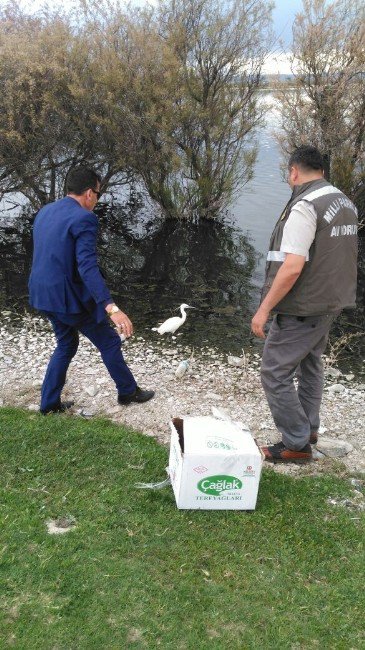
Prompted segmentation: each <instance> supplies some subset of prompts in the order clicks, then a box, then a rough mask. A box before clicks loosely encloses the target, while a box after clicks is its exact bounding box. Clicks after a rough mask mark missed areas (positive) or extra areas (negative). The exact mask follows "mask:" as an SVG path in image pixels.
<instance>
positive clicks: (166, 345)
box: [0, 311, 365, 479]
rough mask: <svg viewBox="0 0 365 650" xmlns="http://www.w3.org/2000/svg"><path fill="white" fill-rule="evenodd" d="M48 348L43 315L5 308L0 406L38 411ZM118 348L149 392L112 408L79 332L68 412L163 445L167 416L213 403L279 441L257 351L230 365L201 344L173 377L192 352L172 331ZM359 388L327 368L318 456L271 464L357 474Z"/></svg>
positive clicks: (364, 455)
mask: <svg viewBox="0 0 365 650" xmlns="http://www.w3.org/2000/svg"><path fill="white" fill-rule="evenodd" d="M54 346H55V339H54V336H53V333H52V330H51V328H50V326H49V325H48V323H47V322H46V321H45V320H44V319H43V318H41V317H38V316H31V315H26V316H25V317H24V318H22V319H18V320H17V321H15V320H14V315H13V314H11V312H8V311H3V312H2V314H1V327H0V406H21V407H24V408H28V409H29V410H31V411H36V410H38V406H39V394H40V387H41V384H42V379H43V376H44V373H45V370H46V367H47V363H48V360H49V357H50V355H51V353H52V351H53V349H54ZM123 351H124V355H125V358H126V361H127V363H128V365H129V366H130V368H131V370H132V371H133V373H134V375H135V377H136V379H137V381H138V383H139V385H140V386H142V388H153V389H155V390H156V396H155V398H154V399H153V400H151V401H150V402H147V403H146V404H142V405H139V404H132V405H129V406H127V407H123V406H119V405H118V404H117V402H116V391H115V386H114V383H113V381H112V380H111V379H110V377H109V375H108V373H107V371H106V369H105V367H104V365H103V363H102V361H101V358H100V356H99V353H98V351H97V350H96V349H95V348H94V347H93V346H92V345H91V343H89V341H87V340H86V339H84V338H83V337H80V346H79V350H78V353H77V355H76V357H75V358H74V360H73V361H72V363H71V366H70V368H69V372H68V381H67V384H66V387H65V390H64V394H63V398H66V399H67V398H69V399H74V400H75V406H74V407H73V409H72V411H73V414H72V415H73V416H83V417H95V416H98V415H102V416H106V417H108V418H110V419H111V420H113V421H114V422H117V423H120V424H125V425H128V426H131V427H133V428H134V429H136V430H138V431H141V432H142V433H143V434H145V435H147V436H153V437H155V438H156V439H157V440H158V441H159V442H160V443H162V444H164V445H168V443H169V438H170V430H169V420H170V418H171V417H175V416H180V417H184V415H211V408H212V406H215V407H217V408H219V409H223V410H224V411H225V412H226V413H227V414H228V415H229V416H230V417H231V418H232V419H233V420H235V421H239V422H242V423H244V424H245V425H246V426H248V427H249V428H250V430H251V431H252V434H253V435H254V437H255V438H256V439H257V441H258V443H259V444H264V443H267V442H276V441H278V440H280V434H278V432H277V430H276V428H275V425H274V423H273V420H272V418H271V414H270V411H269V409H268V406H267V403H266V400H265V396H264V393H263V390H262V388H261V383H260V377H259V366H260V357H259V355H258V354H257V353H256V354H252V355H251V356H250V355H247V357H246V363H245V365H244V366H241V367H236V366H234V365H231V364H232V363H234V360H233V359H229V358H228V357H227V355H226V354H223V353H221V352H220V351H218V350H215V349H212V348H203V349H201V350H199V351H195V353H194V357H193V359H192V361H191V363H190V368H189V370H188V371H187V372H186V373H185V374H184V375H183V377H182V378H180V379H178V378H176V376H175V371H176V368H177V366H178V365H179V363H180V362H181V361H182V360H183V359H188V358H189V357H190V356H191V353H192V350H191V349H190V348H189V347H186V346H182V345H181V344H180V343H179V337H177V338H176V339H175V340H174V339H171V338H170V339H163V340H161V339H160V338H159V337H158V335H157V334H156V341H153V342H151V341H149V342H146V341H145V340H144V339H143V338H141V337H139V336H136V337H133V339H131V340H130V341H128V342H127V344H125V345H124V347H123ZM364 389H365V384H361V383H359V382H358V381H356V380H355V379H354V376H353V375H351V374H348V375H346V376H344V375H342V374H341V373H340V371H339V370H338V369H336V368H328V369H327V372H326V387H325V391H324V398H323V403H322V410H321V415H322V428H321V430H320V432H321V435H320V440H319V444H318V446H317V450H316V451H315V455H316V457H317V458H318V460H317V461H316V462H313V463H310V464H308V465H304V466H298V465H275V466H273V467H274V469H275V471H278V472H284V473H287V474H291V475H298V476H301V475H303V474H318V473H322V472H334V471H336V472H337V473H338V472H341V471H343V472H344V473H348V472H350V473H352V474H361V475H365V417H364V395H365V390H364ZM48 417H58V416H52V415H51V416H48ZM62 417H69V415H67V416H62ZM163 474H164V468H161V476H163ZM159 478H160V477H159V476H157V477H156V479H159Z"/></svg>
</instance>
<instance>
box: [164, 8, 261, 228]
mask: <svg viewBox="0 0 365 650" xmlns="http://www.w3.org/2000/svg"><path fill="white" fill-rule="evenodd" d="M270 19H271V5H270V4H269V3H265V2H262V1H261V0H250V1H246V0H229V1H227V2H225V3H222V2H220V1H219V0H161V2H160V4H159V9H158V25H159V33H160V37H161V39H162V41H163V42H164V43H165V44H166V46H167V47H168V49H169V51H170V52H171V55H173V57H174V58H175V64H174V85H175V88H174V91H175V93H174V94H175V98H174V105H173V116H172V117H173V119H172V120H171V121H170V124H169V130H170V132H169V138H171V140H172V141H173V143H174V146H175V151H176V155H177V156H178V159H179V162H180V164H179V167H178V169H177V170H175V171H174V173H172V174H171V175H170V176H169V178H167V179H166V181H165V187H166V191H167V193H168V195H169V196H170V197H171V201H172V203H173V204H174V205H175V210H177V211H178V214H179V216H181V217H193V216H194V215H199V216H204V217H208V218H209V217H214V216H215V215H216V214H217V212H218V211H219V210H221V209H222V208H223V207H225V206H226V205H227V204H228V203H229V202H230V201H231V200H232V196H233V194H234V192H235V191H236V190H237V188H238V187H240V186H242V184H244V183H245V182H247V181H248V180H249V179H250V178H251V176H252V172H253V164H254V161H255V156H256V148H255V145H254V140H253V135H254V133H255V127H256V126H257V125H258V124H259V123H260V120H261V117H262V114H263V110H262V108H261V107H260V105H259V103H258V93H257V90H258V87H259V84H260V78H261V67H262V64H263V62H264V59H265V57H266V55H267V52H268V49H269V47H270Z"/></svg>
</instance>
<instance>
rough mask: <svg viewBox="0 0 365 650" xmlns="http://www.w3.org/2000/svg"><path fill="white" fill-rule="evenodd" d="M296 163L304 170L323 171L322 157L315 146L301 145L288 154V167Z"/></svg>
mask: <svg viewBox="0 0 365 650" xmlns="http://www.w3.org/2000/svg"><path fill="white" fill-rule="evenodd" d="M293 165H298V167H301V168H302V169H303V170H304V171H313V170H315V171H323V169H324V164H323V157H322V154H321V153H320V151H318V149H317V148H316V147H311V146H310V145H302V146H301V147H298V148H297V149H295V150H294V151H293V153H291V154H290V158H289V168H290V167H292V166H293Z"/></svg>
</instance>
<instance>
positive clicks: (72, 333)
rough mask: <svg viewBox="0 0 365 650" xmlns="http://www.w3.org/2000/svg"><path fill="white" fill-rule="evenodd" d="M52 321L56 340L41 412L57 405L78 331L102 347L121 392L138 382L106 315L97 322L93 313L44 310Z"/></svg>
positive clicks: (120, 393) (131, 387)
mask: <svg viewBox="0 0 365 650" xmlns="http://www.w3.org/2000/svg"><path fill="white" fill-rule="evenodd" d="M44 313H45V314H46V316H47V318H48V319H49V320H50V322H51V324H52V327H53V330H54V333H55V335H56V339H57V347H56V349H55V351H54V353H53V354H52V357H51V359H50V362H49V364H48V368H47V371H46V375H45V378H44V381H43V385H42V394H41V406H40V408H41V411H45V410H48V409H52V408H55V407H57V406H58V405H59V404H60V401H61V392H62V389H63V387H64V385H65V382H66V373H67V369H68V367H69V365H70V362H71V360H72V358H73V357H74V356H75V354H76V352H77V348H78V345H79V332H81V334H83V335H84V336H86V338H88V339H89V341H91V342H92V343H93V344H94V345H95V346H96V347H97V348H98V350H99V352H100V354H101V357H102V359H103V362H104V364H105V366H106V368H107V370H108V372H109V374H110V376H111V377H112V379H113V380H114V382H115V385H116V387H117V391H118V395H130V394H131V393H133V392H134V391H135V389H136V386H137V384H136V381H135V379H134V377H133V375H132V373H131V371H130V370H129V368H128V366H127V364H126V362H125V361H124V357H123V354H122V350H121V340H120V337H119V336H118V334H117V333H116V331H115V330H114V329H113V328H112V327H111V325H110V323H109V321H108V319H107V317H105V319H104V320H103V321H102V322H101V323H97V322H96V320H95V319H94V318H93V317H92V316H90V314H61V313H51V312H44Z"/></svg>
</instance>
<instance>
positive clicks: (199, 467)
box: [194, 465, 208, 474]
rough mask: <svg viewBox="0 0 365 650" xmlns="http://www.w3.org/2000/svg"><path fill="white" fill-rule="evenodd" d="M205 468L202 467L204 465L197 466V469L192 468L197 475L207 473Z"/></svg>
mask: <svg viewBox="0 0 365 650" xmlns="http://www.w3.org/2000/svg"><path fill="white" fill-rule="evenodd" d="M207 469H208V468H207V467H204V465H199V466H198V467H194V472H196V473H197V474H204V472H206V471H207Z"/></svg>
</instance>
